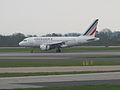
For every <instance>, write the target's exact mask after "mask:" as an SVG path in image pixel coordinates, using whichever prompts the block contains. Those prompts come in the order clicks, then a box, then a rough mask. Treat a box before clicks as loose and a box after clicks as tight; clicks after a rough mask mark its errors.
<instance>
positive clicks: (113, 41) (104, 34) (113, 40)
mask: <svg viewBox="0 0 120 90" xmlns="http://www.w3.org/2000/svg"><path fill="white" fill-rule="evenodd" d="M80 35H81V34H80V33H67V34H64V35H62V34H56V33H52V34H46V35H42V37H63V36H64V37H69V36H73V37H74V36H80ZM33 36H34V37H37V35H28V36H25V35H24V34H22V33H14V34H12V35H7V36H5V35H0V47H17V46H19V45H18V43H19V42H20V41H22V40H23V39H24V38H26V37H33ZM96 37H98V38H100V40H99V41H95V42H90V43H86V44H82V45H91V46H113V45H115V46H119V45H120V31H115V32H112V31H111V30H110V29H107V28H106V29H103V30H102V31H100V32H97V33H96Z"/></svg>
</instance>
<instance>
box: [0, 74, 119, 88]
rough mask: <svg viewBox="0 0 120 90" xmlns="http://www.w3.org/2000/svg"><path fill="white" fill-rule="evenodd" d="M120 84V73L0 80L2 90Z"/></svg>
mask: <svg viewBox="0 0 120 90" xmlns="http://www.w3.org/2000/svg"><path fill="white" fill-rule="evenodd" d="M86 84H89V85H90V84H120V72H111V73H91V74H69V75H49V76H28V77H9V78H8V77H7V78H0V89H13V88H36V87H46V86H67V85H86Z"/></svg>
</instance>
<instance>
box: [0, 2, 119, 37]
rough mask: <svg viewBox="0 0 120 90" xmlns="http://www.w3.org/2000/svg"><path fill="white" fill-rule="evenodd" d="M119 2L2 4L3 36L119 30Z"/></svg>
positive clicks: (0, 6) (1, 21) (0, 21)
mask: <svg viewBox="0 0 120 90" xmlns="http://www.w3.org/2000/svg"><path fill="white" fill-rule="evenodd" d="M119 4H120V0H0V34H5V35H6V34H12V33H23V34H26V35H27V34H32V35H34V34H36V35H43V34H47V33H62V34H64V33H73V32H76V33H84V32H85V31H86V29H87V28H88V27H89V25H90V24H91V23H92V22H93V21H94V20H95V19H96V18H98V19H99V24H98V31H101V30H102V29H104V28H109V29H111V30H112V31H118V30H120V10H119V9H120V5H119Z"/></svg>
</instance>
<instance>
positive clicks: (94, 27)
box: [83, 19, 98, 36]
mask: <svg viewBox="0 0 120 90" xmlns="http://www.w3.org/2000/svg"><path fill="white" fill-rule="evenodd" d="M97 24H98V19H96V20H95V21H94V22H93V23H92V25H91V26H90V27H89V28H88V29H87V31H86V32H85V33H84V34H83V35H84V36H95V32H96V30H97Z"/></svg>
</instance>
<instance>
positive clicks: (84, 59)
mask: <svg viewBox="0 0 120 90" xmlns="http://www.w3.org/2000/svg"><path fill="white" fill-rule="evenodd" d="M0 61H34V62H37V61H41V62H42V61H120V58H79V59H74V58H73V59H55V58H53V59H0Z"/></svg>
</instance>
